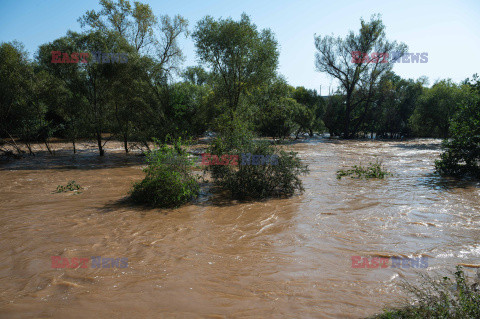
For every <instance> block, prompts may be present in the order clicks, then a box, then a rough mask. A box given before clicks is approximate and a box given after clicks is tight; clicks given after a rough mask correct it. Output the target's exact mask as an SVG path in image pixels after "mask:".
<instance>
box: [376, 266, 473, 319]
mask: <svg viewBox="0 0 480 319" xmlns="http://www.w3.org/2000/svg"><path fill="white" fill-rule="evenodd" d="M422 278H423V281H422V284H421V286H420V287H416V286H413V285H411V284H408V283H404V285H403V288H404V289H405V290H406V292H407V293H408V294H409V295H411V296H412V297H413V300H411V301H410V302H406V304H405V305H403V306H401V307H399V308H395V309H386V310H384V312H383V313H382V314H379V315H376V316H373V317H371V319H400V318H402V319H403V318H414V319H416V318H419V319H420V318H452V319H457V318H458V319H460V318H462V319H468V318H480V271H478V272H477V279H476V282H471V281H469V280H468V278H465V273H464V272H463V270H462V268H461V267H460V266H457V271H456V272H455V273H454V274H453V279H451V278H449V277H442V278H436V279H435V278H431V277H428V276H425V275H424V276H423V277H422Z"/></svg>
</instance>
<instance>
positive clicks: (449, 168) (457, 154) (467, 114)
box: [435, 75, 480, 178]
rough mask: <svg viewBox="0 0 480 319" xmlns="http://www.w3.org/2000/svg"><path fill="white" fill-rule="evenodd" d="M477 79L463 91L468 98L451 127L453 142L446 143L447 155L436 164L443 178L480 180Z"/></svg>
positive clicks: (479, 84) (476, 77) (444, 144)
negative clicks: (460, 176)
mask: <svg viewBox="0 0 480 319" xmlns="http://www.w3.org/2000/svg"><path fill="white" fill-rule="evenodd" d="M473 79H474V80H473V81H472V82H471V83H469V84H468V85H464V86H463V87H462V91H463V92H464V94H462V99H461V100H460V102H459V105H460V107H459V109H458V111H457V113H456V114H455V116H454V117H453V120H452V122H451V126H450V135H451V138H450V139H446V140H444V142H443V145H442V147H443V149H444V152H443V153H442V154H441V156H440V160H437V161H436V162H435V167H436V170H437V171H438V172H439V173H440V174H443V175H457V176H459V175H470V176H474V177H477V178H480V80H479V78H478V76H477V75H475V76H474V78H473ZM467 81H468V80H467Z"/></svg>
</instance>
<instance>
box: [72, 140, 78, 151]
mask: <svg viewBox="0 0 480 319" xmlns="http://www.w3.org/2000/svg"><path fill="white" fill-rule="evenodd" d="M72 145H73V154H77V148H76V147H75V139H73V140H72Z"/></svg>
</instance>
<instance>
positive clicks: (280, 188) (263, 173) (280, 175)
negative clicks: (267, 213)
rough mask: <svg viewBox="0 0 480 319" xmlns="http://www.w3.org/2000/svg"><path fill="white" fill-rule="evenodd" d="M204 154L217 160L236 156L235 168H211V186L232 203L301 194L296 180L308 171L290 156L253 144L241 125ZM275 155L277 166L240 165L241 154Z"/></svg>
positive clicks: (227, 132)
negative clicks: (222, 191)
mask: <svg viewBox="0 0 480 319" xmlns="http://www.w3.org/2000/svg"><path fill="white" fill-rule="evenodd" d="M208 153H210V154H215V155H217V156H221V155H224V154H229V155H238V156H239V163H238V164H239V165H238V166H233V165H211V166H207V167H206V168H205V170H206V171H209V172H211V174H212V177H213V179H214V184H215V185H216V186H218V187H220V188H221V189H225V190H228V191H229V194H230V195H231V196H232V197H233V198H236V199H261V198H266V197H272V196H291V195H293V194H294V192H295V190H299V191H303V186H302V181H301V180H300V178H299V176H300V175H301V174H307V173H308V168H307V166H306V165H304V164H303V163H302V162H301V160H300V159H299V158H298V157H297V156H296V153H294V152H290V153H287V152H284V151H281V150H278V149H277V148H275V147H274V146H272V145H271V144H269V143H268V142H265V141H254V140H253V139H252V133H251V132H250V131H249V130H248V128H247V127H245V125H241V124H237V125H236V126H235V127H233V128H232V129H231V130H229V131H226V132H225V133H224V134H223V135H220V136H219V137H218V138H216V139H215V140H214V141H213V143H212V146H211V148H210V149H209V151H208ZM248 153H250V154H254V155H276V156H278V165H272V163H270V164H264V165H241V164H242V163H241V159H242V154H248Z"/></svg>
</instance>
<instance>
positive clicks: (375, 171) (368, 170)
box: [337, 160, 391, 179]
mask: <svg viewBox="0 0 480 319" xmlns="http://www.w3.org/2000/svg"><path fill="white" fill-rule="evenodd" d="M387 175H391V173H389V172H388V171H387V170H386V169H385V168H384V167H383V166H382V163H381V162H379V161H378V160H377V161H376V162H375V163H368V166H362V165H354V166H353V167H352V168H351V169H346V170H343V169H340V170H338V171H337V179H341V178H342V177H343V176H350V177H351V178H380V179H382V178H385V176H387Z"/></svg>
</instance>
